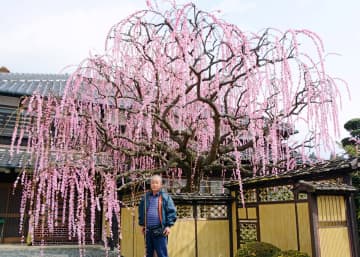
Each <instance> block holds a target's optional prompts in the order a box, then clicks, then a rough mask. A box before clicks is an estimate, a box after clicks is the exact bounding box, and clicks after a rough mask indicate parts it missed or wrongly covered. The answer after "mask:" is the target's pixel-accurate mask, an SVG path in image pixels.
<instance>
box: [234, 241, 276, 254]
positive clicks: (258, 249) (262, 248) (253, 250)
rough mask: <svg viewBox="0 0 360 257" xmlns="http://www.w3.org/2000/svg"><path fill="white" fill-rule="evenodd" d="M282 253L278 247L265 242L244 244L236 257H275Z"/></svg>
mask: <svg viewBox="0 0 360 257" xmlns="http://www.w3.org/2000/svg"><path fill="white" fill-rule="evenodd" d="M278 253H280V249H279V248H277V247H276V246H274V245H272V244H269V243H263V242H249V243H246V244H244V245H243V246H242V247H241V248H240V249H239V250H238V251H237V253H236V257H254V256H257V257H273V256H277V255H276V254H278Z"/></svg>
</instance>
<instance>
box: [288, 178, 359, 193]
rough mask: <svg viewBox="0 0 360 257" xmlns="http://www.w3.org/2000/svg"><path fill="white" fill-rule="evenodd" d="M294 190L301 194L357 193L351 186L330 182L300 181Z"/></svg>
mask: <svg viewBox="0 0 360 257" xmlns="http://www.w3.org/2000/svg"><path fill="white" fill-rule="evenodd" d="M294 190H296V191H299V192H319V191H321V192H334V191H336V192H339V191H341V192H356V191H357V189H356V188H355V187H353V186H351V185H348V184H344V183H337V182H329V181H304V180H300V181H299V183H298V184H297V185H296V186H295V188H294Z"/></svg>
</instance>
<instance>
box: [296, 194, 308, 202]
mask: <svg viewBox="0 0 360 257" xmlns="http://www.w3.org/2000/svg"><path fill="white" fill-rule="evenodd" d="M298 198H299V200H307V199H308V195H307V194H306V193H299V195H298Z"/></svg>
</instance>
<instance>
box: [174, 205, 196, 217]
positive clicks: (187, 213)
mask: <svg viewBox="0 0 360 257" xmlns="http://www.w3.org/2000/svg"><path fill="white" fill-rule="evenodd" d="M176 212H177V217H178V219H192V218H194V212H193V207H192V205H178V206H176Z"/></svg>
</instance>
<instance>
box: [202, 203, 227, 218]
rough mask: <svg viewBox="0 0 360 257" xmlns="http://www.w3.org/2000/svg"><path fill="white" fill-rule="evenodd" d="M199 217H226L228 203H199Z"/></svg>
mask: <svg viewBox="0 0 360 257" xmlns="http://www.w3.org/2000/svg"><path fill="white" fill-rule="evenodd" d="M197 216H198V218H204V219H224V218H225V219H226V218H227V206H226V205H199V206H197Z"/></svg>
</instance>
